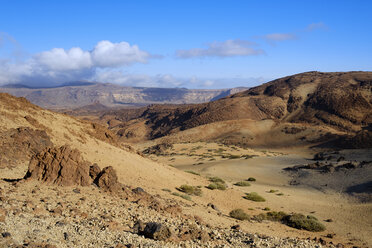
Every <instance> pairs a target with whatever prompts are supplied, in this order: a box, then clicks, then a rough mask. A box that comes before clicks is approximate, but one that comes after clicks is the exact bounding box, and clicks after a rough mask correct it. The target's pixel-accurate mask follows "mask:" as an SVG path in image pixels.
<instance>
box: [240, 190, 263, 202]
mask: <svg viewBox="0 0 372 248" xmlns="http://www.w3.org/2000/svg"><path fill="white" fill-rule="evenodd" d="M243 198H244V199H247V200H250V201H255V202H264V201H266V199H265V198H263V197H262V196H260V195H259V194H257V193H256V192H251V193H246V195H245V196H244V197H243Z"/></svg>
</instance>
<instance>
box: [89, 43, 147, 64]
mask: <svg viewBox="0 0 372 248" xmlns="http://www.w3.org/2000/svg"><path fill="white" fill-rule="evenodd" d="M91 56H92V60H93V62H94V65H95V66H97V67H118V66H123V65H130V64H133V63H136V62H139V63H146V62H147V59H148V58H149V57H150V55H149V54H148V53H147V52H144V51H141V50H140V49H139V48H138V46H137V45H132V46H131V45H130V44H129V43H127V42H124V41H123V42H120V43H112V42H110V41H108V40H104V41H100V42H98V44H97V45H96V46H95V48H94V49H93V51H92V52H91Z"/></svg>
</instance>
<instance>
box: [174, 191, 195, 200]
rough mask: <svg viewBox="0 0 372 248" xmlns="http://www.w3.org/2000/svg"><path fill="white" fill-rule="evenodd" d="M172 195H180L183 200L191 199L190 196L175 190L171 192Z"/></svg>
mask: <svg viewBox="0 0 372 248" xmlns="http://www.w3.org/2000/svg"><path fill="white" fill-rule="evenodd" d="M172 195H175V196H178V197H181V198H183V199H185V200H188V201H191V197H190V196H189V195H185V194H180V193H177V192H173V193H172Z"/></svg>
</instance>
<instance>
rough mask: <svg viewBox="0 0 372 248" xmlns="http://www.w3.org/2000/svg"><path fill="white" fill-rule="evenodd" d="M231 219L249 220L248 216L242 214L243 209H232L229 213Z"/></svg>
mask: <svg viewBox="0 0 372 248" xmlns="http://www.w3.org/2000/svg"><path fill="white" fill-rule="evenodd" d="M229 215H230V217H231V218H234V219H237V220H247V219H249V215H248V214H247V213H245V212H244V210H243V209H240V208H238V209H234V210H232V211H231V212H230V213H229Z"/></svg>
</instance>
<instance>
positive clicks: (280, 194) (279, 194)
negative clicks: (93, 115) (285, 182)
mask: <svg viewBox="0 0 372 248" xmlns="http://www.w3.org/2000/svg"><path fill="white" fill-rule="evenodd" d="M276 195H277V196H282V195H284V194H283V193H278V194H276Z"/></svg>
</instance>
